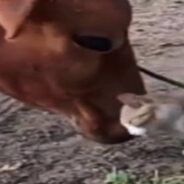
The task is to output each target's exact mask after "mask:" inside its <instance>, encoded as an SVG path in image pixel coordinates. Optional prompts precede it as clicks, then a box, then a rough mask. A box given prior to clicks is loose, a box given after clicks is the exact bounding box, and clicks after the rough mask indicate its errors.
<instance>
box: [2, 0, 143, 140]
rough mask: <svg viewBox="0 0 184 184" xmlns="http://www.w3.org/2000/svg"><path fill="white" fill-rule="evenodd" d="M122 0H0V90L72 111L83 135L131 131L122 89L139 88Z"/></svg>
mask: <svg viewBox="0 0 184 184" xmlns="http://www.w3.org/2000/svg"><path fill="white" fill-rule="evenodd" d="M130 22H131V8H130V5H129V3H128V2H127V1H126V0H0V90H1V91H2V92H4V93H6V94H8V95H11V96H12V97H14V98H17V99H19V100H21V101H23V102H26V103H27V104H31V105H34V106H37V107H41V108H43V109H47V110H50V111H54V112H60V113H65V114H67V115H68V116H70V117H74V118H75V119H76V126H77V127H78V128H79V130H80V132H81V133H82V134H84V136H86V137H88V138H90V139H93V140H95V141H98V142H103V143H118V142H122V141H126V140H128V139H130V138H131V137H130V135H129V134H128V133H127V131H126V129H124V128H122V127H121V125H120V123H119V111H120V107H121V103H120V102H118V100H117V99H116V96H117V95H119V94H121V93H125V92H126V93H127V92H131V93H136V94H143V93H144V92H145V90H144V86H143V83H142V80H141V78H140V75H139V74H138V69H137V66H136V62H135V58H134V54H133V52H132V48H131V46H130V44H129V39H128V28H129V24H130Z"/></svg>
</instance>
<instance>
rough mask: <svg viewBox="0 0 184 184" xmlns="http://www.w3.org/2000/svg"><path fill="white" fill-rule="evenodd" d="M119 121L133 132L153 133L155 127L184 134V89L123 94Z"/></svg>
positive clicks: (151, 134) (156, 130) (176, 134)
mask: <svg viewBox="0 0 184 184" xmlns="http://www.w3.org/2000/svg"><path fill="white" fill-rule="evenodd" d="M118 100H119V101H120V102H122V103H123V104H124V106H123V107H122V109H121V112H120V122H121V124H122V125H123V126H125V127H126V128H127V130H128V132H129V133H130V134H131V135H133V136H153V135H155V134H156V133H157V132H158V130H164V131H167V132H168V133H170V134H175V136H178V137H179V138H182V137H183V138H184V92H178V91H177V92H172V93H167V94H147V95H142V96H139V95H135V94H123V95H120V96H118Z"/></svg>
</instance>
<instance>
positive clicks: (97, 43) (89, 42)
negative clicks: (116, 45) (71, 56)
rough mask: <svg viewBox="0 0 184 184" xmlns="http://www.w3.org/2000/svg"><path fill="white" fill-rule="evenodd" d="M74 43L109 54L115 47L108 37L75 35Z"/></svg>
mask: <svg viewBox="0 0 184 184" xmlns="http://www.w3.org/2000/svg"><path fill="white" fill-rule="evenodd" d="M73 41H74V42H75V43H76V44H78V45H80V46H81V47H85V48H87V49H91V50H95V51H98V52H107V51H110V50H111V49H112V47H113V46H112V41H111V40H110V39H109V38H106V37H99V36H90V35H89V36H81V35H74V36H73Z"/></svg>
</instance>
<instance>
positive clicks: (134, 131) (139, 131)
mask: <svg viewBox="0 0 184 184" xmlns="http://www.w3.org/2000/svg"><path fill="white" fill-rule="evenodd" d="M123 126H125V128H126V129H127V130H128V132H129V134H130V135H134V136H145V135H146V132H147V131H146V129H145V128H140V127H136V126H133V125H130V124H127V123H123Z"/></svg>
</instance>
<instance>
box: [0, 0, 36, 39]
mask: <svg viewBox="0 0 184 184" xmlns="http://www.w3.org/2000/svg"><path fill="white" fill-rule="evenodd" d="M36 1H38V0H0V26H2V27H3V28H4V30H5V31H6V38H7V39H11V38H13V37H14V36H15V35H16V33H17V31H18V30H19V28H20V26H21V25H22V24H23V22H24V20H25V19H26V17H27V16H28V15H29V13H30V11H31V10H32V8H33V6H34V4H35V2H36Z"/></svg>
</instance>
